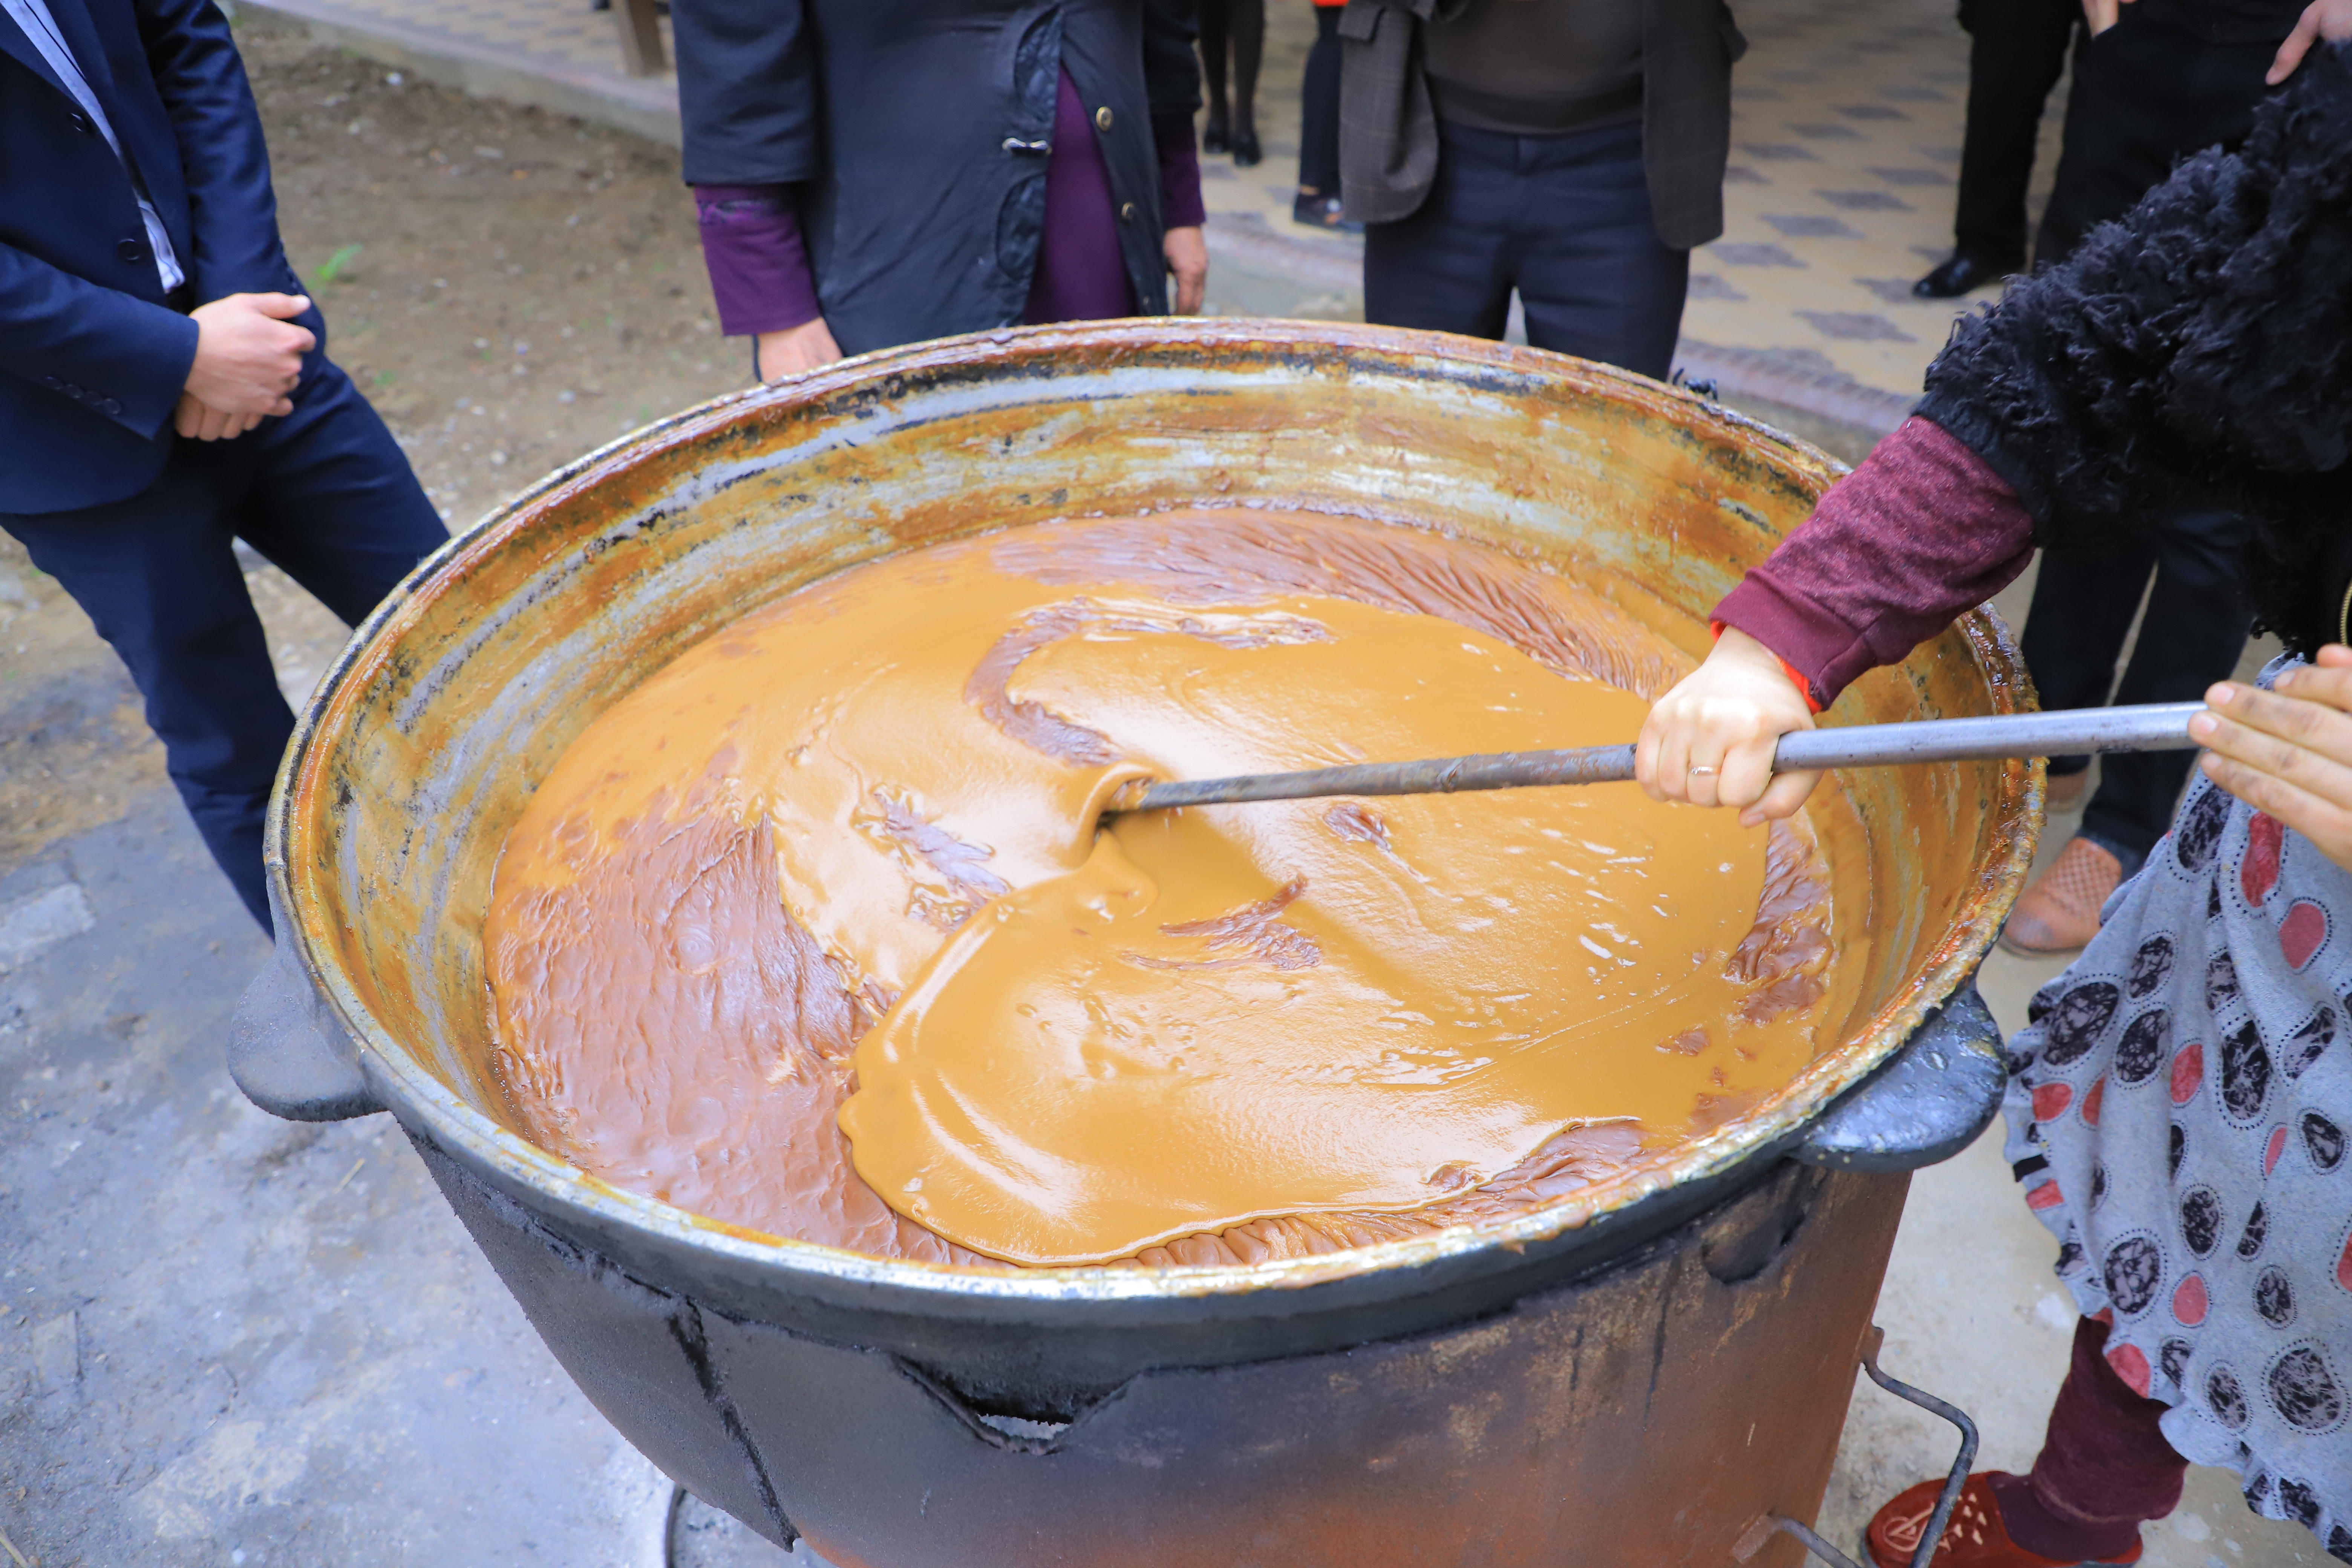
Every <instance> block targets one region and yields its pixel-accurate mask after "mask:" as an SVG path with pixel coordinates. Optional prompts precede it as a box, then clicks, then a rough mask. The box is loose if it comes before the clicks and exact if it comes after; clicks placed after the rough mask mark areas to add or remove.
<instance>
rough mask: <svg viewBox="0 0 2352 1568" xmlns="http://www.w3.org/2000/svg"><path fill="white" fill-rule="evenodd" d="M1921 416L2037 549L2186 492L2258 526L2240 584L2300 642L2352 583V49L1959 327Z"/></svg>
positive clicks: (2309, 69)
mask: <svg viewBox="0 0 2352 1568" xmlns="http://www.w3.org/2000/svg"><path fill="white" fill-rule="evenodd" d="M1919 412H1920V413H1921V414H1922V415H1924V416H1927V418H1929V419H1932V420H1934V421H1935V422H1936V423H1937V425H1940V426H1943V427H1944V428H1945V429H1946V430H1948V431H1949V432H1950V433H1951V434H1952V435H1954V436H1956V437H1958V438H1959V439H1960V440H1961V441H1963V442H1965V443H1967V444H1968V445H1969V447H1971V448H1972V449H1974V450H1975V451H1976V452H1977V454H1978V455H1979V457H1981V458H1984V460H1985V462H1986V463H1987V464H1988V465H1989V466H1990V468H1992V469H1993V470H1994V471H1995V472H1996V473H1998V474H2000V477H2001V478H2002V479H2005V480H2007V481H2008V482H2009V484H2010V485H2011V488H2012V489H2015V490H2016V491H2017V494H2018V498H2019V499H2020V500H2021V501H2023V502H2024V504H2025V507H2026V510H2028V511H2030V512H2031V513H2032V516H2033V523H2034V534H2035V542H2036V543H2039V544H2042V545H2043V546H2045V547H2046V546H2052V545H2057V546H2066V545H2084V544H2090V545H2095V544H2098V543H2101V542H2105V541H2107V540H2110V539H2113V538H2115V537H2116V536H2117V535H2118V534H2120V533H2123V532H2125V531H2128V530H2131V529H2133V528H2134V527H2135V526H2137V525H2138V524H2139V523H2140V522H2141V521H2143V520H2144V519H2146V518H2147V516H2148V515H2149V514H2150V513H2151V512H2153V511H2156V510H2159V509H2161V508H2164V507H2167V506H2176V505H2179V504H2180V503H2181V502H2183V501H2195V502H2200V503H2202V504H2205V505H2209V506H2213V507H2216V508H2224V507H2226V508H2228V509H2230V510H2234V511H2236V512H2238V513H2240V514H2241V515H2242V516H2243V517H2245V518H2246V519H2247V520H2248V521H2249V522H2250V523H2251V524H2252V544H2251V545H2250V546H2249V549H2250V551H2251V554H2250V556H2249V559H2248V562H2247V572H2246V585H2247V591H2248V593H2249V595H2250V596H2251V598H2252V602H2253V604H2254V606H2255V609H2256V612H2257V614H2258V615H2259V616H2260V617H2261V619H2262V621H2263V624H2264V625H2265V626H2269V627H2270V628H2271V629H2272V630H2273V631H2275V632H2277V633H2278V634H2279V635H2280V636H2281V637H2284V639H2286V641H2287V642H2288V643H2289V644H2290V645H2291V646H2293V647H2296V648H2297V649H2299V650H2303V651H2309V650H2310V649H2311V648H2312V647H2315V646H2316V645H2317V644H2319V643H2322V642H2332V641H2337V640H2342V639H2343V637H2344V636H2345V634H2346V632H2347V626H2346V625H2345V621H2346V615H2345V611H2346V608H2347V600H2346V588H2347V582H2352V45H2345V46H2339V47H2326V46H2324V45H2323V46H2320V47H2315V48H2314V49H2313V50H2312V52H2311V55H2310V57H2309V58H2307V59H2306V60H2305V64H2304V66H2303V68H2302V69H2301V70H2299V71H2298V72H2296V74H2295V75H2294V78H2293V79H2291V80H2290V81H2289V83H2288V85H2287V86H2286V88H2285V89H2284V90H2282V91H2280V92H2278V93H2276V94H2274V95H2273V97H2271V98H2270V99H2269V100H2266V101H2265V102H2264V103H2263V106H2262V108H2261V109H2260V110H2257V112H2256V114H2255V118H2254V126H2253V130H2252V132H2251V133H2250V134H2249V135H2248V136H2247V138H2246V142H2245V144H2244V146H2243V147H2242V148H2241V149H2240V150H2239V151H2238V152H2237V153H2234V154H2223V153H2219V152H2208V153H2200V154H2198V155H2197V156H2196V157H2194V158H2191V159H2189V161H2188V162H2186V163H2183V164H2181V165H2180V167H2179V169H2178V170H2177V171H2176V172H2175V173H2174V174H2173V176H2172V178H2171V179H2170V180H2168V181H2167V182H2166V183H2165V184H2161V185H2158V187H2157V188H2156V189H2155V190H2153V191H2151V192H2149V193H2148V195H2147V198H2146V199H2145V200H2144V201H2142V202H2141V203H2140V205H2138V206H2137V207H2135V208H2133V209H2132V211H2131V212H2130V213H2129V214H2128V215H2127V216H2125V217H2124V218H2123V219H2122V220H2120V221H2119V222H2116V223H2111V224H2106V225H2104V226H2100V227H2098V228H2096V229H2094V230H2093V231H2092V232H2091V235H2090V237H2089V238H2087V239H2086V240H2084V242H2083V244H2082V246H2081V247H2079V248H2078V249H2077V250H2076V251H2075V252H2074V255H2073V256H2072V257H2070V258H2068V259H2067V260H2066V261H2065V262H2064V263H2063V265H2061V266H2058V267H2054V268H2048V269H2046V270H2043V271H2042V272H2038V273H2036V274H2035V275H2034V276H2033V277H2032V278H2031V279H2027V280H2025V281H2024V282H2021V283H2019V284H2016V285H2013V286H2012V287H2011V289H2010V290H2009V292H2008V293H2007V294H2006V295H2004V296H2003V297H2002V299H2001V301H2000V304H1999V305H1998V306H1996V307H1994V308H1993V309H1992V310H1990V312H1989V313H1985V314H1980V315H1977V316H1972V317H1965V318H1963V319H1962V320H1961V321H1959V323H1958V325H1957V326H1956V327H1955V328H1954V331H1953V334H1952V342H1951V343H1950V345H1949V346H1948V347H1947V348H1946V349H1945V350H1944V352H1943V353H1942V354H1941V355H1940V356H1938V357H1937V360H1936V363H1934V364H1933V365H1931V366H1929V367H1928V370H1927V397H1926V398H1925V399H1924V400H1923V401H1922V402H1921V403H1920V405H1919Z"/></svg>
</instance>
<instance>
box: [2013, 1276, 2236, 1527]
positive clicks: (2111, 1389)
mask: <svg viewBox="0 0 2352 1568" xmlns="http://www.w3.org/2000/svg"><path fill="white" fill-rule="evenodd" d="M2106 1345H2107V1325H2106V1324H2105V1323H2100V1322H2095V1321H2092V1320H2091V1319H2089V1318H2084V1319H2081V1320H2079V1321H2077V1322H2076V1323H2075V1325H2074V1361H2073V1363H2072V1364H2071V1365H2070V1366H2069V1367H2068V1368H2067V1371H2066V1381H2065V1382H2064V1383H2063V1384H2059V1385H2058V1398H2057V1401H2056V1402H2055V1403H2054V1404H2053V1405H2052V1406H2051V1407H2050V1426H2049V1428H2048V1430H2047V1432H2046V1433H2045V1435H2044V1436H2043V1437H2042V1452H2041V1453H2040V1454H2039V1455H2037V1456H2036V1457H2035V1458H2034V1461H2033V1469H2032V1473H2031V1474H2029V1475H2024V1476H2012V1477H2006V1478H2002V1479H1997V1480H1995V1481H1994V1483H1993V1495H1994V1496H1995V1497H1997V1498H1999V1499H2000V1515H2001V1522H2002V1523H2003V1524H2005V1525H2007V1526H2008V1528H2009V1536H2010V1539H2011V1540H2012V1541H2014V1542H2017V1543H2018V1544H2019V1545H2020V1546H2022V1547H2024V1548H2025V1549H2026V1550H2027V1551H2028V1552H2038V1553H2040V1554H2041V1555H2042V1556H2044V1557H2055V1558H2059V1559H2062V1560H2063V1561H2068V1562H2074V1561H2083V1562H2095V1561H2098V1560H2099V1559H2102V1558H2105V1559H2110V1560H2111V1559H2114V1558H2117V1557H2121V1556H2122V1555H2123V1554H2124V1553H2126V1552H2129V1551H2130V1550H2131V1549H2132V1548H2133V1547H2134V1546H2136V1545H2137V1544H2138V1542H2139V1527H2140V1526H2141V1525H2142V1524H2144V1523H2146V1522H2147V1521H2149V1520H2152V1519H2162V1518H2163V1517H2164V1516H2165V1515H2167V1514H2168V1513H2170V1512H2171V1511H2172V1510H2174V1509H2175V1508H2178V1507H2179V1505H2180V1483H2181V1480H2182V1479H2183V1478H2184V1477H2185V1476H2187V1474H2188V1472H2189V1461H2188V1460H2186V1459H2184V1458H2181V1457H2180V1456H2179V1454H2177V1453H2174V1452H2173V1450H2172V1445H2171V1444H2170V1443H2168V1442H2166V1441H2165V1438H2164V1429H2163V1428H2162V1427H2160V1426H2158V1425H2157V1420H2158V1417H2159V1416H2161V1415H2163V1414H2164V1412H2165V1410H2166V1408H2167V1406H2166V1405H2165V1404H2164V1402H2163V1401H2161V1400H2157V1399H2149V1398H2147V1397H2146V1396H2145V1395H2143V1394H2139V1393H2137V1391H2135V1390H2134V1389H2133V1388H2132V1387H2131V1386H2130V1385H2129V1384H2126V1383H2125V1382H2124V1380H2123V1379H2122V1378H2121V1377H2119V1376H2117V1375H2116V1369H2115V1368H2114V1367H2112V1366H2110V1365H2109V1364H2108V1363H2107V1359H2106V1354H2105V1352H2106Z"/></svg>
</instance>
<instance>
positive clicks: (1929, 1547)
mask: <svg viewBox="0 0 2352 1568" xmlns="http://www.w3.org/2000/svg"><path fill="white" fill-rule="evenodd" d="M1885 1343H1886V1331H1885V1329H1882V1328H1880V1327H1879V1326H1878V1325H1877V1324H1875V1323H1873V1324H1872V1325H1871V1326H1870V1332H1869V1333H1868V1334H1866V1335H1864V1338H1863V1342H1862V1370H1863V1371H1864V1372H1866V1373H1870V1381H1871V1382H1873V1383H1874V1384H1878V1386H1879V1387H1881V1388H1883V1389H1885V1390H1886V1392H1887V1393H1889V1394H1894V1395H1895V1397H1896V1398H1898V1399H1907V1400H1909V1401H1910V1402H1911V1403H1912V1404H1914V1405H1917V1406H1918V1407H1919V1408H1920V1409H1922V1410H1926V1411H1929V1412H1932V1413H1933V1414H1935V1415H1940V1416H1942V1417H1943V1418H1944V1419H1945V1420H1947V1421H1948V1422H1950V1423H1951V1424H1952V1425H1953V1426H1957V1427H1958V1428H1959V1429H1960V1451H1959V1454H1958V1456H1957V1457H1956V1458H1954V1459H1953V1460H1952V1469H1951V1473H1950V1474H1949V1475H1948V1476H1947V1477H1945V1478H1944V1489H1943V1491H1942V1493H1941V1494H1940V1495H1939V1496H1937V1499H1936V1510H1935V1511H1934V1512H1933V1513H1931V1514H1929V1515H1928V1516H1927V1528H1926V1529H1924V1530H1923V1531H1920V1534H1919V1544H1918V1545H1917V1546H1916V1547H1915V1548H1914V1549H1913V1550H1912V1552H1911V1563H1910V1568H1927V1565H1928V1563H1931V1562H1932V1561H1934V1559H1935V1555H1936V1547H1937V1543H1938V1542H1941V1541H1942V1540H1943V1539H1944V1526H1945V1525H1947V1524H1948V1523H1950V1522H1951V1519H1952V1508H1953V1505H1954V1504H1956V1503H1958V1501H1959V1500H1960V1489H1961V1488H1962V1487H1964V1486H1966V1485H1968V1481H1969V1466H1970V1465H1973V1464H1975V1463H1976V1461H1977V1424H1976V1423H1975V1422H1973V1421H1971V1420H1969V1415H1968V1412H1967V1411H1965V1410H1962V1409H1960V1408H1959V1407H1958V1405H1947V1404H1946V1403H1944V1401H1942V1400H1940V1399H1938V1398H1937V1397H1936V1396H1935V1395H1934V1394H1929V1393H1928V1392H1927V1391H1926V1390H1925V1389H1919V1388H1914V1387H1912V1386H1911V1385H1910V1384H1907V1383H1905V1382H1903V1381H1901V1380H1900V1379H1898V1378H1892V1377H1889V1376H1887V1375H1886V1374H1885V1373H1883V1372H1881V1371H1879V1370H1878V1352H1879V1349H1880V1347H1882V1346H1883V1345H1885ZM1783 1530H1785V1531H1788V1532H1789V1533H1790V1534H1791V1535H1793V1536H1795V1537H1796V1538H1797V1539H1798V1540H1799V1541H1801V1542H1804V1544H1805V1550H1806V1551H1808V1552H1811V1553H1812V1554H1813V1555H1814V1556H1816V1557H1818V1558H1820V1559H1821V1560H1822V1562H1824V1563H1829V1564H1831V1568H1863V1565H1862V1564H1861V1563H1856V1562H1855V1561H1854V1560H1853V1558H1851V1557H1848V1556H1847V1555H1846V1554H1845V1553H1844V1552H1840V1551H1839V1550H1838V1549H1837V1548H1836V1547H1834V1546H1832V1545H1831V1544H1830V1543H1829V1542H1826V1541H1823V1540H1822V1538H1821V1536H1820V1534H1819V1533H1818V1532H1817V1531H1814V1529H1813V1528H1812V1526H1811V1525H1809V1524H1801V1523H1799V1522H1798V1521H1795V1520H1793V1519H1790V1518H1789V1517H1788V1516H1787V1515H1785V1514H1778V1513H1768V1514H1766V1515H1765V1516H1764V1517H1763V1518H1761V1519H1759V1520H1758V1521H1756V1522H1755V1523H1754V1524H1752V1525H1750V1526H1748V1533H1747V1534H1745V1535H1743V1536H1741V1537H1740V1538H1739V1540H1738V1543H1737V1544H1736V1545H1734V1546H1733V1547H1732V1549H1731V1555H1732V1556H1733V1557H1735V1558H1737V1559H1738V1561H1740V1562H1742V1563H1745V1562H1747V1561H1748V1559H1749V1558H1751V1557H1753V1556H1755V1555H1756V1554H1757V1553H1758V1552H1761V1551H1762V1550H1763V1549H1764V1543H1765V1542H1768V1541H1769V1540H1771V1539H1772V1536H1773V1534H1774V1532H1775V1531H1783Z"/></svg>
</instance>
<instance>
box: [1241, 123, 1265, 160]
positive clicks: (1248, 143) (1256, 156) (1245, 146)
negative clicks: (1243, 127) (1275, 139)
mask: <svg viewBox="0 0 2352 1568" xmlns="http://www.w3.org/2000/svg"><path fill="white" fill-rule="evenodd" d="M1264 162H1265V153H1263V152H1261V151H1259V149H1258V144H1257V132H1255V131H1237V132H1234V168H1236V169H1247V168H1251V167H1253V166H1255V165H1256V164H1258V163H1264Z"/></svg>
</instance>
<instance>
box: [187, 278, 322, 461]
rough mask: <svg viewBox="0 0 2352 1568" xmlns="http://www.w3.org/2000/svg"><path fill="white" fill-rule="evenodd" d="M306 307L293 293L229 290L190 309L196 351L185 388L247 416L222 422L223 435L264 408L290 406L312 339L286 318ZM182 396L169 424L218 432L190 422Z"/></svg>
mask: <svg viewBox="0 0 2352 1568" xmlns="http://www.w3.org/2000/svg"><path fill="white" fill-rule="evenodd" d="M309 309H310V300H306V299H304V298H303V297H302V296H300V295H299V294H229V295H226V296H224V297H222V298H221V299H218V300H213V301H211V302H210V303H209V304H204V305H199V306H197V307H196V308H195V309H194V310H191V311H189V312H188V319H189V320H190V321H194V322H195V323H196V358H195V363H194V364H191V365H190V366H189V367H188V381H187V394H188V398H194V400H195V401H196V402H197V403H198V404H201V405H203V406H204V407H205V408H207V409H212V410H215V411H217V412H218V413H219V414H221V415H223V416H240V417H241V416H252V418H251V422H250V423H248V424H247V425H245V426H242V427H241V429H240V430H236V431H232V430H227V429H226V428H225V427H224V428H223V430H222V432H221V434H223V435H236V434H241V433H242V430H249V429H251V428H252V427H253V426H254V425H257V424H259V423H260V422H261V419H262V417H263V416H285V415H289V414H291V413H293V412H294V401H293V398H292V397H291V396H290V394H291V393H292V392H293V390H294V386H295V384H296V383H297V382H299V380H300V379H301V377H302V356H303V355H304V354H306V353H310V350H311V348H312V347H313V346H315V345H316V344H317V342H318V341H319V340H318V339H317V338H315V337H313V336H311V335H310V329H309V328H308V327H297V326H292V325H289V321H288V319H289V317H293V316H299V315H300V314H301V313H302V312H303V311H305V310H309ZM190 418H191V415H190V413H189V409H188V401H187V398H183V399H182V400H181V403H180V409H179V413H178V414H177V415H176V416H174V419H173V425H174V427H176V428H177V429H178V430H179V431H180V433H181V434H182V435H184V436H185V435H193V436H194V437H196V438H197V439H199V440H217V439H219V438H220V437H219V436H205V435H204V434H202V428H203V422H202V419H201V416H197V424H198V427H197V428H196V429H194V430H192V429H190V428H189V420H190Z"/></svg>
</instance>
